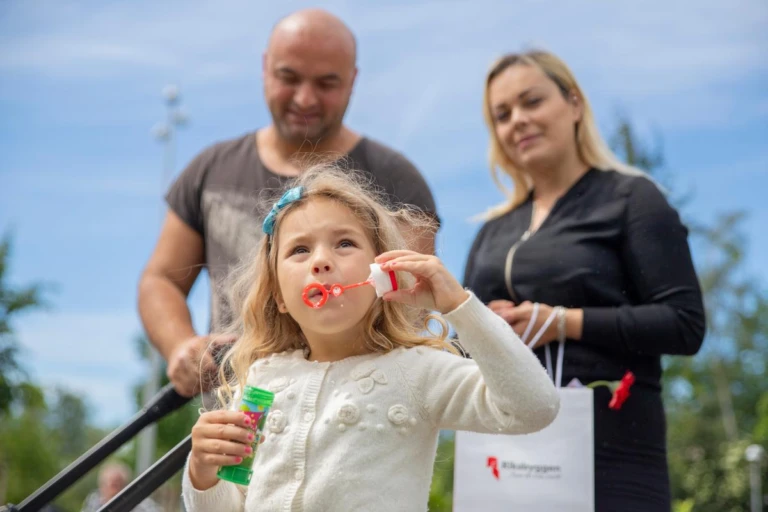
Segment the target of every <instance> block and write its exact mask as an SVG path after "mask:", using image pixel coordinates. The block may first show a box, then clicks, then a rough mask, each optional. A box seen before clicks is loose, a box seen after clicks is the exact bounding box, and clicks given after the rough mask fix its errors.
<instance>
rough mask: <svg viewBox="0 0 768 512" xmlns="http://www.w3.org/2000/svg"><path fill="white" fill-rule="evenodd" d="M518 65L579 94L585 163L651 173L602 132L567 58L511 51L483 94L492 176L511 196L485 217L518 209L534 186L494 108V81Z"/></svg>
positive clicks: (579, 140)
mask: <svg viewBox="0 0 768 512" xmlns="http://www.w3.org/2000/svg"><path fill="white" fill-rule="evenodd" d="M515 65H526V66H535V67H537V68H539V69H540V70H541V71H542V72H544V74H545V75H547V77H549V79H550V80H552V81H553V82H554V83H555V85H557V88H558V89H559V90H560V93H561V94H562V95H563V97H564V98H566V99H568V98H570V97H571V96H572V95H575V96H576V97H577V98H578V99H579V100H580V101H581V103H582V106H583V113H582V117H581V121H579V122H578V123H577V124H576V126H575V137H576V148H577V151H578V155H579V158H580V159H581V161H582V162H583V163H585V164H586V165H589V166H590V167H595V168H597V169H600V170H603V171H605V170H615V171H618V172H623V173H627V174H634V175H640V176H647V175H646V173H644V172H643V171H642V170H640V169H638V168H636V167H632V166H630V165H627V164H625V163H623V162H622V161H621V160H620V159H619V158H618V157H617V156H616V155H615V154H614V153H613V151H611V149H610V148H609V147H608V144H606V142H605V141H604V140H603V138H602V137H601V136H600V131H599V130H598V128H597V123H596V122H595V117H594V114H593V113H592V107H591V106H590V104H589V100H588V99H587V96H586V95H585V94H584V91H582V89H581V87H579V84H578V82H577V81H576V77H575V76H574V75H573V73H572V72H571V70H570V69H569V68H568V66H567V65H566V64H565V62H563V61H562V60H561V59H560V58H558V57H557V56H556V55H554V54H552V53H550V52H546V51H542V50H531V51H527V52H524V53H510V54H507V55H505V56H503V57H501V58H500V59H498V60H497V61H496V62H494V63H493V65H492V66H491V68H490V70H489V71H488V74H487V75H486V78H485V91H484V94H483V115H484V117H485V124H486V126H487V127H488V131H489V133H490V143H489V148H488V160H489V163H490V166H491V177H492V178H493V181H494V183H496V186H497V187H498V188H499V190H501V191H502V192H503V193H504V194H505V195H506V196H507V200H506V201H505V202H504V203H502V204H500V205H497V206H494V207H492V208H490V209H489V210H488V211H487V212H486V213H485V214H484V215H482V218H484V219H486V220H488V219H493V218H496V217H499V216H501V215H504V214H505V213H507V212H509V211H512V210H514V209H515V208H517V207H518V206H520V204H522V203H523V202H525V200H526V199H527V197H528V194H529V193H530V191H531V188H532V186H533V184H532V183H531V181H530V179H529V178H528V176H527V174H526V173H525V172H524V171H523V170H522V169H520V168H518V167H517V166H516V165H515V164H514V162H512V160H511V159H510V158H509V156H508V155H507V154H506V152H505V151H504V147H503V146H502V144H501V142H500V141H499V139H498V137H497V136H496V127H495V122H494V116H493V113H492V112H491V102H490V87H491V82H493V80H494V79H495V78H496V77H497V76H499V75H500V74H501V73H502V72H504V71H505V70H506V69H508V68H509V67H511V66H515ZM499 170H501V171H502V172H504V173H505V174H507V175H508V176H509V177H510V178H512V183H513V185H514V187H513V188H512V189H510V188H509V187H508V186H506V185H505V184H504V183H503V182H502V181H501V177H500V175H499Z"/></svg>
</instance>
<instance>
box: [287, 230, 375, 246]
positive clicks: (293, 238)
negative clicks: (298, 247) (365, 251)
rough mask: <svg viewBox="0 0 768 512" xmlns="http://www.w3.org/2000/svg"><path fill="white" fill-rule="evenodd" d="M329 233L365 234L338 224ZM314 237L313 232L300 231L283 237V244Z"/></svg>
mask: <svg viewBox="0 0 768 512" xmlns="http://www.w3.org/2000/svg"><path fill="white" fill-rule="evenodd" d="M331 235H332V236H335V237H338V236H352V235H354V236H365V233H363V232H362V231H361V230H360V229H357V228H354V227H350V226H339V227H335V228H332V229H331ZM314 237H315V234H314V233H300V234H297V235H293V236H290V237H288V238H284V239H283V240H284V242H283V243H284V244H285V245H295V244H299V243H306V242H307V241H309V240H311V239H312V238H314Z"/></svg>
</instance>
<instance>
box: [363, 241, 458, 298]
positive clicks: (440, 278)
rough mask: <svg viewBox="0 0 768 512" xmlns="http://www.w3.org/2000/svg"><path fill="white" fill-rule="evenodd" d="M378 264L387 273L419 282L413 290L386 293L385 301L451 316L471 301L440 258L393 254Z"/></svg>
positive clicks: (418, 254) (378, 259)
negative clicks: (410, 276) (410, 275)
mask: <svg viewBox="0 0 768 512" xmlns="http://www.w3.org/2000/svg"><path fill="white" fill-rule="evenodd" d="M376 263H378V264H379V265H381V269H382V270H384V271H385V272H388V271H390V270H394V271H395V272H408V273H409V274H412V275H413V276H414V277H415V278H416V284H414V285H413V287H412V288H408V289H399V290H397V291H394V292H389V293H386V294H384V297H383V299H384V300H391V301H395V302H402V303H404V304H409V305H411V306H416V307H421V308H424V309H430V310H436V311H439V312H440V313H449V312H451V311H453V310H454V309H456V308H457V307H459V306H460V305H461V304H462V303H463V302H464V301H465V300H467V298H468V297H469V293H468V292H467V291H466V290H465V289H464V288H462V286H461V283H459V282H458V281H457V280H456V278H455V277H453V275H452V274H451V273H450V272H449V271H448V269H446V268H445V266H444V265H443V262H442V261H440V259H439V258H438V257H437V256H431V255H428V254H421V253H418V252H414V251H406V250H400V251H389V252H385V253H383V254H380V255H379V256H377V257H376Z"/></svg>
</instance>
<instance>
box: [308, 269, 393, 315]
mask: <svg viewBox="0 0 768 512" xmlns="http://www.w3.org/2000/svg"><path fill="white" fill-rule="evenodd" d="M364 285H371V286H373V287H374V288H375V289H376V296H377V297H381V296H383V295H384V294H385V293H388V292H393V291H397V276H396V275H395V272H394V271H392V270H391V271H389V272H384V271H383V270H381V266H380V265H377V264H376V263H371V275H370V276H368V279H366V280H365V281H363V282H361V283H354V284H348V285H346V286H344V285H342V284H332V285H331V286H329V287H327V288H326V286H325V285H323V284H322V283H311V284H309V285H307V286H306V287H305V288H304V292H303V293H302V294H301V298H302V299H303V300H304V304H306V305H307V306H309V307H311V308H315V309H317V308H321V307H323V306H324V305H325V303H326V302H328V299H329V298H330V297H339V296H341V295H342V294H343V293H344V292H345V291H347V290H349V289H351V288H357V287H358V286H364ZM315 290H316V291H317V293H312V292H313V291H315ZM318 294H319V295H320V299H319V300H317V302H313V301H312V299H314V298H316V297H317V295H318Z"/></svg>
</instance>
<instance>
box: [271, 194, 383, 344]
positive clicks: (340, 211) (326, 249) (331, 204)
mask: <svg viewBox="0 0 768 512" xmlns="http://www.w3.org/2000/svg"><path fill="white" fill-rule="evenodd" d="M375 257H376V252H375V249H374V246H373V243H372V241H371V240H370V239H369V236H368V233H367V231H366V230H365V228H364V227H363V225H362V224H361V223H360V222H359V221H358V220H357V218H356V217H355V216H354V214H353V213H352V211H350V210H349V209H348V208H347V207H345V206H343V205H341V204H339V203H337V202H335V201H332V200H330V199H325V198H316V199H311V200H309V201H308V202H306V203H305V204H303V205H301V206H299V207H297V208H296V209H295V210H293V211H291V212H290V213H288V214H287V215H285V216H284V217H283V218H282V219H281V220H280V223H279V224H278V240H277V279H278V283H279V290H280V296H279V297H278V298H277V302H278V305H279V308H280V311H281V312H282V313H288V314H290V315H291V317H292V318H293V319H294V320H295V321H296V322H297V323H298V324H299V326H300V327H301V330H302V332H303V333H304V335H305V336H306V337H307V340H309V341H310V342H311V341H312V340H313V339H320V338H323V339H327V340H330V342H333V341H334V340H340V341H339V342H341V341H343V340H346V339H349V338H350V336H351V337H354V336H357V333H358V332H361V331H362V328H363V326H362V323H361V322H362V320H363V318H364V317H365V314H366V313H367V312H368V310H369V309H370V308H371V305H372V304H373V301H374V300H375V298H376V292H375V290H374V288H373V287H372V286H361V287H358V288H352V289H350V290H347V291H345V292H344V293H343V294H342V295H341V296H339V297H333V296H331V297H329V298H328V301H327V302H326V303H325V305H324V306H323V307H321V308H318V309H315V308H311V307H309V306H307V305H306V304H305V303H304V301H303V299H302V292H303V291H304V288H305V287H306V286H307V285H308V284H311V283H317V282H319V283H321V284H323V285H326V288H329V287H330V286H331V285H333V284H341V285H349V284H353V283H359V282H361V281H365V280H366V279H367V278H368V276H369V275H370V267H369V265H370V264H371V263H373V261H374V258H375ZM345 334H348V335H349V336H346V335H345Z"/></svg>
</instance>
